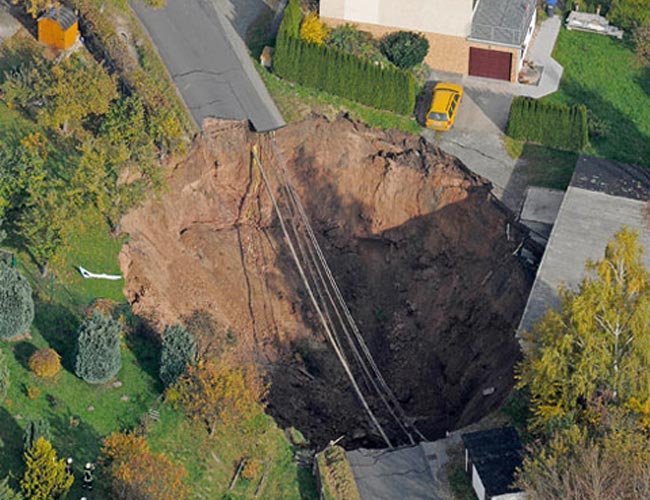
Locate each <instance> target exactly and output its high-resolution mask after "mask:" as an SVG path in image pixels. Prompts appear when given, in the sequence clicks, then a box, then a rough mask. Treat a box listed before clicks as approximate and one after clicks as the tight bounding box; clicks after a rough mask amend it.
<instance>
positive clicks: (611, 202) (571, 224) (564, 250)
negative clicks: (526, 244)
mask: <svg viewBox="0 0 650 500" xmlns="http://www.w3.org/2000/svg"><path fill="white" fill-rule="evenodd" d="M647 200H650V176H648V172H647V171H646V170H645V169H643V168H642V167H635V166H632V165H622V164H620V163H616V162H613V161H609V160H603V159H597V158H591V157H587V156H582V157H580V158H579V159H578V163H577V165H576V170H575V172H574V174H573V179H572V180H571V184H570V185H569V188H568V189H567V191H566V194H565V195H564V200H563V201H562V206H561V207H560V211H559V213H558V217H557V220H556V221H555V225H554V226H553V230H552V232H551V236H550V238H549V240H548V245H547V246H546V251H545V252H544V257H543V258H542V262H541V263H540V266H539V269H538V270H537V277H536V278H535V283H534V284H533V288H532V290H531V292H530V296H529V297H528V303H527V304H526V309H525V310H524V314H523V317H522V319H521V323H520V325H519V331H520V332H523V331H531V330H532V327H533V325H534V324H535V323H536V322H537V321H538V320H539V319H540V318H541V317H542V316H543V315H544V313H545V312H546V310H547V309H548V308H550V307H553V308H556V307H558V306H559V298H558V293H557V289H558V287H559V286H560V285H562V284H563V285H565V286H566V287H568V288H570V289H573V290H575V289H576V288H577V287H578V285H579V284H580V282H581V281H582V279H583V278H584V277H585V262H586V261H587V260H588V259H591V260H597V259H601V258H602V257H603V255H604V252H605V246H606V245H607V242H608V241H609V240H610V239H611V238H612V237H613V236H614V234H616V233H617V232H618V231H620V229H621V227H623V226H628V227H630V228H631V229H635V230H637V231H638V233H639V243H640V244H641V245H643V246H644V247H645V248H646V253H645V255H644V256H643V261H644V263H645V265H646V266H648V267H650V231H649V230H648V222H647V221H645V220H644V216H643V210H644V208H645V206H646V202H647Z"/></svg>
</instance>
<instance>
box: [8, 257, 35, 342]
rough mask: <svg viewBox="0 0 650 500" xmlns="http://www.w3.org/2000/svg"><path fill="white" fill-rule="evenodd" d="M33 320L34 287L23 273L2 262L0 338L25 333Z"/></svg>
mask: <svg viewBox="0 0 650 500" xmlns="http://www.w3.org/2000/svg"><path fill="white" fill-rule="evenodd" d="M33 320H34V301H33V300H32V288H31V287H30V286H29V283H28V282H27V280H26V279H25V277H24V276H23V275H22V274H20V273H19V272H18V271H17V270H15V269H13V268H12V267H9V266H8V265H7V264H5V263H4V262H0V338H2V339H11V338H14V337H17V336H18V335H21V334H23V333H25V332H26V331H27V330H28V329H29V327H30V326H31V324H32V321H33Z"/></svg>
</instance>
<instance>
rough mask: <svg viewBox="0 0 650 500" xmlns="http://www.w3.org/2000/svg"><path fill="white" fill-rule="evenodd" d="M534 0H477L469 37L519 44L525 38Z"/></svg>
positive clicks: (534, 6)
mask: <svg viewBox="0 0 650 500" xmlns="http://www.w3.org/2000/svg"><path fill="white" fill-rule="evenodd" d="M536 3H537V2H536V1H535V0H479V4H478V7H477V8H476V12H475V13H474V18H473V19H472V30H471V34H470V38H471V39H474V40H482V41H486V42H494V43H501V44H506V45H513V46H519V45H521V44H522V43H523V42H524V40H525V39H526V35H527V33H528V26H530V22H531V20H532V18H533V14H534V13H535V8H536Z"/></svg>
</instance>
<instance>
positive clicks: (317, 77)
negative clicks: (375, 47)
mask: <svg viewBox="0 0 650 500" xmlns="http://www.w3.org/2000/svg"><path fill="white" fill-rule="evenodd" d="M301 20H302V14H301V11H300V6H299V4H298V1H297V0H290V1H289V4H288V6H287V8H286V10H285V14H284V18H283V20H282V24H281V26H280V32H279V34H278V40H277V44H276V49H275V56H274V62H273V65H274V69H275V72H276V73H277V74H278V75H279V76H281V77H283V78H285V79H287V80H291V81H293V82H296V83H300V84H301V85H305V86H307V87H313V88H316V89H318V90H323V91H325V92H329V93H330V94H335V95H339V96H341V97H345V98H347V99H351V100H353V101H357V102H360V103H362V104H365V105H367V106H371V107H373V108H377V109H387V110H389V111H394V112H396V113H400V114H405V115H408V114H410V113H412V112H413V108H414V107H415V91H416V84H415V79H414V78H413V75H412V74H411V73H410V72H408V71H404V70H401V69H399V68H395V67H392V66H382V65H380V64H375V63H373V62H371V61H369V60H367V59H363V58H360V57H357V56H354V55H352V54H348V53H345V52H341V51H339V50H336V49H334V48H331V47H327V46H323V45H316V44H311V43H307V42H305V41H304V40H301V39H300V38H299V33H300V23H301Z"/></svg>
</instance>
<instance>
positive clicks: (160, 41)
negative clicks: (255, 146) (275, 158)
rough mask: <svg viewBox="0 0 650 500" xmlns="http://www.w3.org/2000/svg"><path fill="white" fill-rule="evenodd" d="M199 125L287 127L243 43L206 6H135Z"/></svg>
mask: <svg viewBox="0 0 650 500" xmlns="http://www.w3.org/2000/svg"><path fill="white" fill-rule="evenodd" d="M133 9H134V10H135V12H136V14H137V16H138V17H139V18H140V21H141V22H142V24H143V25H144V27H145V28H146V30H147V32H148V33H149V36H150V37H151V39H152V40H153V43H154V45H155V46H156V49H157V50H158V53H159V54H160V56H161V57H162V60H163V62H164V63H165V66H167V70H168V71H169V73H170V74H171V77H172V79H173V81H174V83H175V84H176V86H177V88H178V90H179V92H180V94H181V96H182V98H183V100H184V101H185V104H186V105H187V107H188V109H189V110H190V113H191V114H192V117H193V118H194V120H195V121H196V123H197V125H198V126H199V127H201V124H202V123H203V120H204V119H205V118H207V117H217V118H227V119H234V120H244V119H248V120H250V122H251V123H252V125H253V127H254V128H255V130H257V131H258V132H265V131H268V130H274V129H276V128H279V127H282V126H284V125H285V123H284V120H283V119H282V115H281V114H280V112H279V111H278V109H277V107H276V106H275V103H274V102H273V99H272V98H271V96H270V95H269V93H268V91H267V90H266V87H265V86H264V83H263V82H262V79H261V78H260V76H259V74H258V73H257V70H256V69H255V67H254V66H253V64H252V62H251V60H250V57H249V55H248V52H247V50H246V47H245V46H244V43H243V41H242V40H241V38H239V36H238V35H237V33H236V32H235V30H234V28H233V27H232V25H231V24H230V23H229V22H228V21H227V19H226V18H225V17H224V15H223V14H222V13H221V12H219V11H218V10H217V9H216V7H215V4H214V3H213V2H212V1H210V0H167V4H166V6H165V8H163V9H152V8H150V7H147V6H145V5H144V4H142V3H141V2H139V1H138V2H134V3H133Z"/></svg>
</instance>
